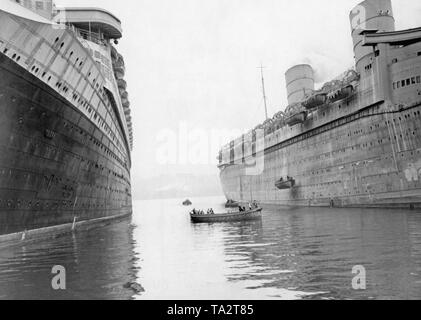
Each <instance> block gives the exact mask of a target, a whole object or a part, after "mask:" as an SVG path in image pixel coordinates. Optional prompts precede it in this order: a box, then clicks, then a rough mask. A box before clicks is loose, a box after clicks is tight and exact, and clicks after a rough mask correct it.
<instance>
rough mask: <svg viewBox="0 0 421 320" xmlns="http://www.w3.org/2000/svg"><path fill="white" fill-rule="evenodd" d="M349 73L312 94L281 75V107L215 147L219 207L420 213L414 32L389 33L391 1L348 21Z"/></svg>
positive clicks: (420, 62)
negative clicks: (251, 204) (223, 202)
mask: <svg viewBox="0 0 421 320" xmlns="http://www.w3.org/2000/svg"><path fill="white" fill-rule="evenodd" d="M350 21H351V29H352V39H353V44H354V54H355V67H354V68H352V69H351V70H349V71H347V72H345V73H343V74H342V76H340V77H338V78H336V79H334V80H332V81H330V82H328V83H326V84H324V85H323V86H322V87H321V88H319V89H317V90H316V89H315V81H314V71H313V69H312V67H311V66H310V65H298V66H294V67H292V68H291V69H289V70H288V71H287V72H286V83H287V93H288V104H289V105H288V107H287V108H286V110H285V112H279V113H277V114H276V115H275V116H274V117H273V118H272V119H268V120H267V121H265V122H264V123H263V124H261V125H259V126H257V127H256V128H255V129H253V130H251V131H250V132H248V133H246V134H244V135H242V136H241V137H239V138H238V139H236V140H234V141H232V142H231V143H229V144H228V145H226V146H225V147H223V148H222V150H221V151H220V154H219V169H220V178H221V182H222V186H223V190H224V193H225V195H226V198H227V199H228V200H234V201H240V202H246V201H250V200H251V199H253V200H257V201H260V202H261V203H263V204H271V205H286V206H322V207H324V206H331V207H389V208H408V209H410V208H411V209H412V208H420V207H421V28H415V29H408V30H400V31H396V30H395V20H394V16H393V11H392V3H391V0H367V1H364V2H362V3H360V4H359V5H358V6H357V7H355V8H354V9H353V10H352V11H351V13H350Z"/></svg>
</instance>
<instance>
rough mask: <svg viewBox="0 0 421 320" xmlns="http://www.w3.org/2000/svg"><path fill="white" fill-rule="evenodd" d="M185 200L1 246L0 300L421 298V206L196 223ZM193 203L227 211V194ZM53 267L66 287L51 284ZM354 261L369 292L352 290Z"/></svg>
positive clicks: (143, 204)
mask: <svg viewBox="0 0 421 320" xmlns="http://www.w3.org/2000/svg"><path fill="white" fill-rule="evenodd" d="M182 200H184V199H177V200H153V201H140V202H136V203H135V207H134V215H133V218H132V219H131V221H130V220H127V221H123V222H118V223H114V224H112V225H110V226H107V227H104V228H101V229H94V230H90V231H87V232H80V233H75V234H73V235H68V236H64V237H60V238H57V239H53V240H49V241H43V242H38V243H33V244H30V245H26V246H20V247H13V248H9V249H2V250H0V299H25V298H29V299H76V298H80V299H234V300H235V299H421V213H417V212H413V211H398V210H362V209H318V208H315V209H313V208H304V209H286V208H277V209H265V210H264V217H263V219H262V221H254V222H243V223H241V222H240V223H223V224H199V225H193V224H191V223H190V220H189V216H188V214H187V213H188V210H189V209H188V208H187V209H186V208H185V207H183V206H182V205H181V202H182ZM192 200H193V203H194V207H196V208H203V209H206V208H210V207H213V208H214V209H215V211H221V210H224V209H223V207H222V203H223V198H203V199H192ZM192 208H193V207H192ZM54 265H62V266H64V267H65V268H66V272H67V274H66V275H67V289H66V290H65V291H55V290H53V289H52V287H51V280H52V277H53V275H52V274H51V269H52V267H53V266H54ZM355 265H362V266H364V267H365V269H366V272H367V289H366V290H363V291H356V290H354V289H353V288H352V278H353V277H354V275H353V274H352V273H351V271H352V268H353V267H354V266H355Z"/></svg>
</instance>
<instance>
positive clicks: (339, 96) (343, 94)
mask: <svg viewBox="0 0 421 320" xmlns="http://www.w3.org/2000/svg"><path fill="white" fill-rule="evenodd" d="M353 92H354V87H353V86H352V85H349V86H346V87H343V88H341V89H340V90H338V91H336V92H334V93H333V94H332V95H330V96H329V101H331V102H336V101H339V100H343V99H345V98H348V97H349V96H350V95H351V94H352V93H353Z"/></svg>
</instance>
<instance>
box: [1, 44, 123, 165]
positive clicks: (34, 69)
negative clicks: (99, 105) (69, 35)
mask: <svg viewBox="0 0 421 320" xmlns="http://www.w3.org/2000/svg"><path fill="white" fill-rule="evenodd" d="M57 41H58V40H57ZM63 45H64V44H62V46H63ZM3 52H4V53H5V54H6V53H7V52H8V49H7V48H5V49H4V50H3ZM12 59H14V60H16V61H19V60H20V59H21V57H20V56H18V55H17V54H16V53H15V54H13V56H12ZM31 71H32V72H34V73H35V74H37V73H38V72H39V67H36V66H35V65H34V66H32V68H31ZM45 75H46V73H45V72H44V73H43V77H45ZM50 80H51V76H49V78H48V81H50ZM62 85H63V84H62V83H61V82H57V83H56V87H57V88H58V89H60V88H61V87H62ZM97 86H98V84H97ZM68 90H69V88H68V87H67V86H64V87H63V91H64V92H66V93H67V92H68ZM101 92H102V90H101ZM89 109H90V108H89ZM110 132H111V129H110ZM113 140H114V142H115V137H114V136H113ZM114 159H115V160H116V161H118V162H119V163H120V164H121V165H123V162H122V161H121V160H119V159H118V158H117V157H116V156H115V157H114Z"/></svg>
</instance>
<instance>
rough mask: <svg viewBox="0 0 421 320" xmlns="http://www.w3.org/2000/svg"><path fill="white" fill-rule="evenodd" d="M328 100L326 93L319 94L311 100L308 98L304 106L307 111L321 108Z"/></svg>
mask: <svg viewBox="0 0 421 320" xmlns="http://www.w3.org/2000/svg"><path fill="white" fill-rule="evenodd" d="M326 100H327V94H325V93H318V94H315V95H312V96H311V97H310V98H308V99H307V100H306V101H305V102H304V103H303V106H304V108H306V109H307V110H309V109H314V108H317V107H320V106H322V105H324V104H325V103H326Z"/></svg>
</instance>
